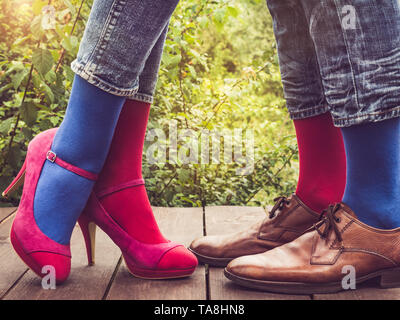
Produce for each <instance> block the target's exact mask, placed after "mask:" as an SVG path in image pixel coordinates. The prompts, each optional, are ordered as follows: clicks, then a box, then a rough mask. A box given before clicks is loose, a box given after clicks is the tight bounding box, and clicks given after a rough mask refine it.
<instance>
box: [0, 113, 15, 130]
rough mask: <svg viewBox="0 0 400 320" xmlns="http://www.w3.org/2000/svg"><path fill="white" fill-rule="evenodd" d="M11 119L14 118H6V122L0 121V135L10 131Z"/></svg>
mask: <svg viewBox="0 0 400 320" xmlns="http://www.w3.org/2000/svg"><path fill="white" fill-rule="evenodd" d="M13 119H14V118H12V117H11V118H8V119H6V120H3V121H1V123H0V133H2V134H7V133H8V131H10V129H11V125H12V122H13Z"/></svg>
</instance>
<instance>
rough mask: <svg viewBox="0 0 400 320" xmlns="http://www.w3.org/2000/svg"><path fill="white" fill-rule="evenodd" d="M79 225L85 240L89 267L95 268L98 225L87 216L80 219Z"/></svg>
mask: <svg viewBox="0 0 400 320" xmlns="http://www.w3.org/2000/svg"><path fill="white" fill-rule="evenodd" d="M78 224H79V227H80V228H81V231H82V234H83V238H84V239H85V244H86V254H87V259H88V265H89V266H93V265H94V263H95V249H96V224H95V223H94V222H92V221H90V220H89V219H88V218H87V217H86V216H85V215H81V216H80V217H79V219H78Z"/></svg>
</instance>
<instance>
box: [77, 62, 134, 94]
mask: <svg viewBox="0 0 400 320" xmlns="http://www.w3.org/2000/svg"><path fill="white" fill-rule="evenodd" d="M71 69H72V71H73V72H75V74H77V75H78V76H80V77H81V78H83V79H85V80H86V81H87V82H89V83H90V84H92V85H94V86H96V87H97V88H99V89H101V90H103V91H106V92H108V93H111V94H113V95H116V96H121V97H130V96H133V95H134V94H135V93H136V92H137V91H138V89H139V85H136V86H135V87H133V88H120V87H118V86H116V85H113V84H111V83H109V82H107V81H106V80H104V79H101V78H99V77H97V76H96V75H94V74H93V73H91V72H90V71H88V70H87V68H85V65H84V64H82V63H80V62H79V61H77V60H74V61H72V63H71Z"/></svg>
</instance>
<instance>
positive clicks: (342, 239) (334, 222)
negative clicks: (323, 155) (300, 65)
mask: <svg viewBox="0 0 400 320" xmlns="http://www.w3.org/2000/svg"><path fill="white" fill-rule="evenodd" d="M301 3H302V5H303V7H304V9H305V10H304V12H305V13H306V17H307V20H308V24H309V29H310V34H311V37H312V39H313V42H314V45H315V49H316V53H317V57H318V64H319V66H320V74H321V77H322V84H323V87H324V92H325V97H326V99H327V101H328V103H329V106H330V108H331V112H332V114H333V116H334V123H335V125H337V126H341V127H343V128H342V132H343V135H344V142H345V149H346V154H347V167H348V176H347V185H346V190H345V194H344V198H343V199H344V201H345V203H336V204H333V205H330V206H329V207H328V208H327V209H326V210H325V215H324V216H323V217H322V219H321V221H320V222H319V223H318V224H316V225H315V227H314V230H312V229H310V232H307V233H305V234H304V235H302V236H301V237H299V238H297V239H296V240H294V241H292V242H291V243H289V244H287V245H282V246H280V247H279V248H277V250H271V251H268V252H265V253H262V254H258V255H252V256H247V257H241V258H238V259H235V260H233V261H232V262H231V263H230V264H229V265H228V266H227V269H226V275H227V277H228V278H230V279H232V280H233V281H236V282H237V283H239V284H241V285H245V286H248V287H252V288H258V289H264V290H267V291H274V292H284V293H297V294H298V293H303V294H311V293H328V292H336V291H339V290H343V289H348V288H349V286H348V285H349V282H347V281H343V280H346V279H345V278H344V277H345V276H347V275H349V273H348V272H351V273H352V275H353V276H354V278H353V280H354V282H353V281H351V282H352V283H353V284H354V286H355V287H353V286H352V287H351V288H353V289H354V288H356V287H357V285H358V284H359V283H361V282H363V281H366V280H368V279H372V278H378V280H379V281H380V284H381V286H382V287H398V286H400V272H399V265H400V246H399V243H400V228H397V229H394V230H393V229H392V228H396V227H400V219H399V213H400V212H399V208H400V197H399V195H398V194H399V187H400V147H399V139H400V122H399V118H398V117H399V115H400V73H399V65H400V46H399V44H400V3H399V2H398V1H397V0H388V1H378V0H368V1H367V0H353V1H341V0H329V1H328V0H302V1H301ZM349 4H350V6H349ZM349 19H350V20H349ZM293 37H295V35H293ZM357 216H358V217H359V219H360V220H361V221H360V220H358V218H357ZM363 222H364V223H363ZM370 225H372V226H375V227H378V228H381V229H376V228H371V227H370ZM385 228H388V229H389V230H385Z"/></svg>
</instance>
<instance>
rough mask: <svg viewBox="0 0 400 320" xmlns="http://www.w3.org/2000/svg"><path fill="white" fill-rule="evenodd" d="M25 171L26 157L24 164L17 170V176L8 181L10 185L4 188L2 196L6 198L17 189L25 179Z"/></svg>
mask: <svg viewBox="0 0 400 320" xmlns="http://www.w3.org/2000/svg"><path fill="white" fill-rule="evenodd" d="M25 171H26V159H25V161H24V164H23V165H22V168H21V170H19V172H18V174H17V176H16V177H15V178H14V180H13V181H12V182H11V183H10V185H9V186H8V187H7V189H6V190H4V191H3V193H2V194H1V195H2V196H3V197H4V198H7V199H8V197H9V196H10V195H12V194H13V193H14V192H15V191H17V190H18V189H19V188H20V187H21V186H22V185H23V184H24V181H25Z"/></svg>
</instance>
